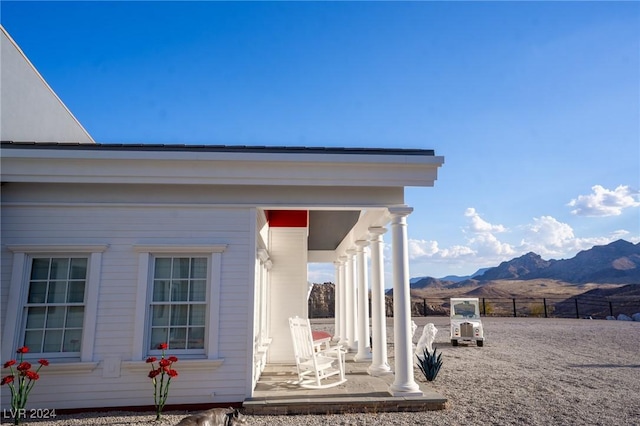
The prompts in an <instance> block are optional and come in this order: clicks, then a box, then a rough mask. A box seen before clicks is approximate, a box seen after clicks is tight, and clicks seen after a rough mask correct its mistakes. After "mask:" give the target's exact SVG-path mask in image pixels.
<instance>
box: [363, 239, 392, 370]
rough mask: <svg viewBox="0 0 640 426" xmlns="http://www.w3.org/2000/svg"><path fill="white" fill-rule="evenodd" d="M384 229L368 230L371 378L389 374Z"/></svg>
mask: <svg viewBox="0 0 640 426" xmlns="http://www.w3.org/2000/svg"><path fill="white" fill-rule="evenodd" d="M385 232H387V230H386V229H384V228H369V238H370V241H371V323H372V324H371V325H372V331H373V358H372V360H371V365H370V366H369V368H368V369H367V371H368V372H369V374H370V375H372V376H382V375H384V374H389V373H390V372H391V368H390V367H389V364H388V362H387V319H386V318H387V314H386V309H385V297H384V262H383V261H382V259H383V254H382V234H384V233H385Z"/></svg>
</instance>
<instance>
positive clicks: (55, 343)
mask: <svg viewBox="0 0 640 426" xmlns="http://www.w3.org/2000/svg"><path fill="white" fill-rule="evenodd" d="M61 347H62V330H46V331H45V332H44V347H43V348H42V352H60V349H61Z"/></svg>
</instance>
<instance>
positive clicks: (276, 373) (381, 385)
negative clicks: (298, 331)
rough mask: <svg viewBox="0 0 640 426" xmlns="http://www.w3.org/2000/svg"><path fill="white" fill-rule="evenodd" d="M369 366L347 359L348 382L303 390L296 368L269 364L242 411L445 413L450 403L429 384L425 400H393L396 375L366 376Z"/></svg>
mask: <svg viewBox="0 0 640 426" xmlns="http://www.w3.org/2000/svg"><path fill="white" fill-rule="evenodd" d="M368 366H369V363H368V362H354V361H353V356H348V357H347V362H346V365H345V367H346V376H347V381H346V383H343V384H341V385H338V386H335V387H333V388H329V389H304V388H301V387H299V386H298V385H297V384H296V381H297V379H298V376H297V374H296V367H295V365H293V364H291V365H285V364H278V365H275V364H268V365H267V366H266V367H265V370H264V372H263V373H262V376H261V377H260V380H259V381H258V384H257V385H256V388H255V391H254V395H253V397H252V398H247V399H246V400H245V401H244V403H243V407H244V409H245V413H246V414H254V415H286V414H342V413H370V412H386V411H392V412H393V411H396V412H397V411H430V410H442V409H444V408H445V406H446V402H447V399H446V398H445V397H443V396H442V395H440V394H438V393H437V392H434V391H433V390H432V389H430V388H429V386H428V384H426V383H423V382H418V385H419V386H420V390H421V391H422V392H423V395H422V396H392V395H391V394H390V393H389V385H390V384H391V383H393V379H394V376H393V374H388V375H385V376H380V377H374V376H370V375H369V374H368V373H367V367H368Z"/></svg>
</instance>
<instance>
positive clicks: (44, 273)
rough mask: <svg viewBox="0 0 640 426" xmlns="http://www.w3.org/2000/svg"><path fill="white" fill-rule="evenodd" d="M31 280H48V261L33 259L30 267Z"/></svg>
mask: <svg viewBox="0 0 640 426" xmlns="http://www.w3.org/2000/svg"><path fill="white" fill-rule="evenodd" d="M31 279H32V280H46V279H49V259H33V263H32V265H31Z"/></svg>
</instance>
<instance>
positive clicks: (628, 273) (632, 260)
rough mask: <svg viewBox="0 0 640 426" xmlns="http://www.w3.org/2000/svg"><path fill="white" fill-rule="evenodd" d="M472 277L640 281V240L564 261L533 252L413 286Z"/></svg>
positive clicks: (445, 283)
mask: <svg viewBox="0 0 640 426" xmlns="http://www.w3.org/2000/svg"><path fill="white" fill-rule="evenodd" d="M471 278H473V279H475V280H478V281H491V280H505V279H507V280H509V279H510V280H514V279H521V280H529V279H536V278H548V279H556V280H560V281H565V282H570V283H576V284H585V283H609V284H640V243H638V244H633V243H630V242H628V241H625V240H616V241H613V242H611V243H609V244H606V245H599V246H593V247H592V248H590V249H588V250H583V251H581V252H579V253H578V254H576V255H575V256H574V257H573V258H571V259H562V260H554V259H551V260H544V259H543V258H542V257H541V256H540V255H539V254H537V253H535V252H529V253H526V254H523V255H522V256H520V257H516V258H514V259H511V260H509V261H505V262H502V263H500V265H498V266H496V267H493V268H485V269H480V270H478V272H476V274H474V275H471V276H467V277H458V276H455V275H449V276H446V277H443V278H441V279H435V278H431V277H421V278H414V279H412V283H411V287H412V288H425V287H431V288H435V287H439V288H442V287H449V286H451V284H452V283H459V282H462V281H465V280H467V279H471Z"/></svg>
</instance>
